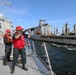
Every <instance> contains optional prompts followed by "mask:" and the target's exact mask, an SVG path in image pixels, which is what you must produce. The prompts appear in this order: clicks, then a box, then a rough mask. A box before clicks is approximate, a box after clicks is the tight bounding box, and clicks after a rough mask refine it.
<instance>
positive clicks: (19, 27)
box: [16, 26, 24, 30]
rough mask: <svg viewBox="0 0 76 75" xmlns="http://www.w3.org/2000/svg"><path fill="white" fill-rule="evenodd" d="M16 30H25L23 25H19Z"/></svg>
mask: <svg viewBox="0 0 76 75" xmlns="http://www.w3.org/2000/svg"><path fill="white" fill-rule="evenodd" d="M16 30H24V29H23V28H22V27H21V26H17V27H16Z"/></svg>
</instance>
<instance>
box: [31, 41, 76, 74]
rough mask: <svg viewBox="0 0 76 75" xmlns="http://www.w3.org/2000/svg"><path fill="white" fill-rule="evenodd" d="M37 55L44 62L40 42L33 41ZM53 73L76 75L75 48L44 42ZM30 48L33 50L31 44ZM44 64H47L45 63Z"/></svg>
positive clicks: (43, 51) (43, 52) (42, 48)
mask: <svg viewBox="0 0 76 75" xmlns="http://www.w3.org/2000/svg"><path fill="white" fill-rule="evenodd" d="M33 42H34V45H35V49H36V53H37V55H39V56H40V57H41V59H43V61H45V62H46V57H45V54H46V53H45V50H44V45H43V42H42V41H34V40H33ZM46 47H47V50H48V54H49V57H50V62H51V66H52V69H53V71H54V72H55V73H56V75H76V47H75V46H74V47H73V46H66V45H56V44H53V43H49V42H46ZM31 48H32V49H33V46H32V43H31ZM46 64H48V63H47V62H46Z"/></svg>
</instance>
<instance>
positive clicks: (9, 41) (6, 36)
mask: <svg viewBox="0 0 76 75" xmlns="http://www.w3.org/2000/svg"><path fill="white" fill-rule="evenodd" d="M3 41H4V44H5V56H4V59H3V65H5V66H6V65H7V61H11V60H10V55H11V50H12V43H13V40H12V36H11V31H10V29H7V30H6V33H5V34H4V36H3Z"/></svg>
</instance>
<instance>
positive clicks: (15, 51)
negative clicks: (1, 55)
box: [12, 48, 26, 66]
mask: <svg viewBox="0 0 76 75" xmlns="http://www.w3.org/2000/svg"><path fill="white" fill-rule="evenodd" d="M19 54H20V55H21V61H22V65H25V64H26V52H25V48H22V49H16V48H14V49H13V63H12V66H15V65H16V63H17V60H18V56H19Z"/></svg>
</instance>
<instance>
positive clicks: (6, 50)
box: [4, 45, 12, 61]
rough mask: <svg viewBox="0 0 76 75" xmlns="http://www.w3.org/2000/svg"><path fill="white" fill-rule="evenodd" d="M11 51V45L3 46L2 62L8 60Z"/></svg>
mask: <svg viewBox="0 0 76 75" xmlns="http://www.w3.org/2000/svg"><path fill="white" fill-rule="evenodd" d="M11 51H12V45H5V56H4V61H7V60H9V59H10V55H11Z"/></svg>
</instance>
